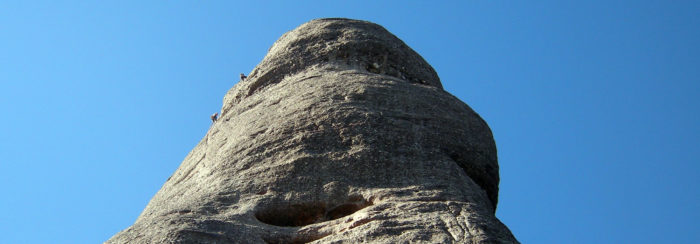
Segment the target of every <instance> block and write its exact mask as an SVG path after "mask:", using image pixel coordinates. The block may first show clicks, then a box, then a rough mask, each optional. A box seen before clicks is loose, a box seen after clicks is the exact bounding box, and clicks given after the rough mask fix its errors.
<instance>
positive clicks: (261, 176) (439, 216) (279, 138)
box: [107, 19, 517, 243]
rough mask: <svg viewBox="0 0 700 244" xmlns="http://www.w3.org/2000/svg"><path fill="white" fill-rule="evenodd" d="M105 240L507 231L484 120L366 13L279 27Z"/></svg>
mask: <svg viewBox="0 0 700 244" xmlns="http://www.w3.org/2000/svg"><path fill="white" fill-rule="evenodd" d="M220 114H221V117H220V118H219V119H218V120H217V121H216V122H215V123H214V124H213V125H212V127H211V128H210V130H209V131H208V132H207V134H206V135H205V136H204V138H203V139H202V140H201V141H200V143H199V144H198V145H197V146H196V147H195V148H194V149H193V150H192V152H190V154H189V155H188V156H187V157H186V158H185V160H184V161H183V162H182V164H181V165H180V167H179V168H178V169H177V170H176V171H175V173H174V174H173V175H172V176H171V177H170V178H169V179H168V180H167V181H166V182H165V184H164V185H163V187H162V188H161V190H160V191H159V192H158V193H157V194H156V195H155V196H154V197H153V199H151V201H150V203H149V204H148V206H147V207H146V208H145V209H144V211H143V212H142V213H141V215H140V216H139V217H138V219H137V220H136V222H135V223H134V224H133V225H132V226H131V227H129V228H127V229H126V230H124V231H122V232H120V233H118V234H117V235H115V236H114V237H112V238H111V239H110V240H109V241H107V242H108V243H127V242H128V243H160V242H175V243H308V242H314V243H331V242H333V243H357V242H372V243H396V242H408V241H411V242H426V243H517V240H516V239H515V238H514V237H513V235H512V234H511V233H510V231H509V230H508V228H507V227H506V226H505V225H503V224H502V223H501V222H500V221H499V220H498V219H497V218H496V217H495V216H494V212H495V209H496V204H497V199H498V181H499V178H498V162H497V154H496V146H495V142H494V141H493V136H492V134H491V131H490V129H489V127H488V125H487V124H486V123H485V122H484V121H483V120H482V119H481V118H480V117H479V115H478V114H476V113H475V112H474V111H473V110H471V109H470V108H469V107H468V106H467V105H466V104H465V103H463V102H461V101H460V100H459V99H457V98H456V97H454V96H452V95H450V94H449V93H447V92H445V91H444V90H443V89H442V85H441V83H440V80H439V78H438V76H437V74H436V73H435V71H434V70H433V68H432V67H430V65H429V64H428V63H427V62H425V60H423V58H421V57H420V55H418V54H417V53H416V52H414V51H413V50H412V49H410V48H409V47H408V46H407V45H406V44H404V43H403V42H402V41H401V40H399V39H398V38H397V37H395V36H394V35H392V34H391V33H389V32H388V31H386V30H385V29H384V28H382V27H381V26H379V25H376V24H373V23H370V22H366V21H358V20H349V19H318V20H313V21H311V22H308V23H305V24H303V25H302V26H300V27H298V28H297V29H295V30H292V31H290V32H288V33H286V34H284V35H283V36H282V37H281V38H280V39H279V40H278V41H277V42H275V44H274V45H273V46H272V47H271V48H270V50H269V52H268V54H267V55H266V56H265V58H264V59H263V61H262V62H261V63H260V64H259V65H258V66H256V68H255V69H254V70H253V71H252V72H251V73H250V74H249V76H248V77H247V78H246V79H245V80H242V81H241V82H239V83H238V84H236V85H235V86H234V87H233V88H232V89H231V90H230V91H229V92H228V93H227V94H226V96H225V97H224V104H223V107H222V111H221V112H220Z"/></svg>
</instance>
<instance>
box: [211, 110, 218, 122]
mask: <svg viewBox="0 0 700 244" xmlns="http://www.w3.org/2000/svg"><path fill="white" fill-rule="evenodd" d="M218 116H219V113H218V112H216V113H214V114H212V115H211V122H212V123H213V122H216V119H217V117H218Z"/></svg>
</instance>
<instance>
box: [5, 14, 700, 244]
mask: <svg viewBox="0 0 700 244" xmlns="http://www.w3.org/2000/svg"><path fill="white" fill-rule="evenodd" d="M249 2H252V1H243V2H234V1H206V3H202V2H201V1H199V2H195V1H190V2H186V1H167V2H166V1H161V2H156V1H152V2H149V3H144V2H142V1H75V2H70V1H33V2H29V1H12V0H11V1H3V2H2V3H0V36H2V38H0V114H2V116H3V119H2V120H0V155H1V156H0V209H2V211H1V212H0V230H2V231H0V232H2V234H1V235H0V243H100V242H103V241H105V240H107V239H108V238H109V237H111V236H112V235H113V234H115V233H117V232H118V231H120V230H122V229H124V228H126V227H128V226H129V225H131V224H132V223H133V221H134V220H135V219H136V217H137V216H138V215H139V213H140V212H141V210H142V209H143V208H144V207H145V206H146V204H147V203H148V201H149V200H150V198H151V197H152V196H153V195H154V194H155V193H156V191H158V189H160V187H161V185H162V184H163V183H164V182H165V180H166V179H167V178H168V177H169V176H170V175H171V174H172V173H173V172H174V171H175V169H176V168H177V167H178V166H179V164H180V162H181V161H182V160H183V158H184V157H185V155H186V154H187V153H188V152H189V151H190V150H191V149H192V148H193V147H194V145H196V143H198V142H199V140H200V139H201V138H202V137H203V136H204V134H205V132H206V131H207V129H208V126H209V124H210V121H209V115H210V114H212V113H213V112H216V111H218V110H219V109H220V108H221V105H222V98H223V95H224V94H225V93H226V91H227V90H228V89H229V88H231V87H232V86H233V85H234V84H235V83H236V82H237V81H238V78H237V75H238V73H248V72H249V71H250V70H252V68H253V67H254V66H255V65H256V64H257V63H258V62H259V61H260V60H261V59H262V58H263V56H264V55H265V53H266V51H267V49H268V48H269V47H270V46H271V45H272V43H273V42H274V41H275V40H276V39H277V38H278V37H279V36H281V35H282V34H283V33H284V32H286V31H288V30H291V29H293V28H295V27H296V26H298V25H300V24H302V23H304V22H306V21H308V20H311V19H315V18H321V17H347V18H356V19H363V20H369V21H372V22H375V23H378V24H380V25H383V26H384V27H386V28H387V29H388V30H389V31H391V32H392V33H394V34H395V35H397V36H398V37H399V38H401V39H402V40H404V42H406V43H407V44H408V45H409V46H411V47H412V48H413V49H415V50H416V51H417V52H418V53H420V54H421V55H422V56H423V57H424V58H425V59H426V60H427V61H428V62H429V63H430V64H432V65H433V67H434V68H435V69H436V71H437V72H438V74H439V76H440V77H441V79H442V82H443V85H444V87H445V89H446V90H447V91H448V92H450V93H452V94H454V95H455V96H457V97H459V98H460V99H462V100H463V101H465V102H466V103H467V104H469V105H470V106H471V107H472V108H473V109H474V110H475V111H477V112H478V113H479V114H480V115H481V116H482V117H483V118H484V119H485V120H486V121H487V122H488V124H489V125H490V126H491V129H492V130H493V132H494V136H495V138H496V143H497V146H498V150H499V162H500V167H501V184H500V188H501V191H500V201H499V206H498V211H497V216H498V217H499V218H500V219H501V221H503V222H504V223H505V224H506V225H507V226H509V228H510V229H511V231H512V232H513V233H514V235H515V236H516V237H517V238H518V239H519V240H520V241H521V242H523V243H698V242H700V232H699V231H698V230H699V226H700V223H699V222H700V221H699V219H700V190H698V185H699V184H698V183H700V182H699V181H700V180H699V179H700V161H699V159H700V148H699V147H700V143H699V142H700V129H699V126H698V125H700V108H699V107H700V106H699V105H700V71H699V70H700V45H699V44H700V31H698V30H700V28H699V27H700V17H699V16H700V15H699V14H698V13H700V3H698V2H697V1H695V2H692V1H579V2H577V3H574V4H572V3H563V2H562V1H538V2H531V1H528V2H522V1H519V2H514V1H459V2H442V3H434V2H427V1H423V2H403V1H401V2H399V1H385V2H381V3H377V2H375V1H359V2H353V3H341V2H337V3H331V4H329V3H325V1H318V2H304V4H298V3H292V2H291V1H289V2H281V1H280V2H277V1H270V2H264V3H258V4H251V3H249Z"/></svg>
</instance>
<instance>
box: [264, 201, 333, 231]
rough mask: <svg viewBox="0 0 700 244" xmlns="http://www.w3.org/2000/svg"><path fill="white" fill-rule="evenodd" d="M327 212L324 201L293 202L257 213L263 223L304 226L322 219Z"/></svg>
mask: <svg viewBox="0 0 700 244" xmlns="http://www.w3.org/2000/svg"><path fill="white" fill-rule="evenodd" d="M325 213H326V205H325V204H323V203H305V204H293V205H290V206H286V207H278V208H274V209H266V210H263V211H259V212H257V213H255V217H256V218H257V219H258V220H260V221H261V222H263V223H266V224H270V225H276V226H304V225H309V224H313V223H315V222H316V221H318V220H320V219H322V218H323V217H324V215H325Z"/></svg>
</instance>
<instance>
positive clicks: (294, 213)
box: [255, 195, 372, 227]
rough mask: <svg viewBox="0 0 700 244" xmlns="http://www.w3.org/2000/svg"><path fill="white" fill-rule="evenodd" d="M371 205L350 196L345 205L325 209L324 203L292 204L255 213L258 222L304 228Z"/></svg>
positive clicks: (369, 202) (368, 202) (366, 201)
mask: <svg viewBox="0 0 700 244" xmlns="http://www.w3.org/2000/svg"><path fill="white" fill-rule="evenodd" d="M370 205H372V201H368V200H365V199H364V198H362V197H361V196H357V195H355V196H350V197H349V198H348V199H347V201H345V203H343V204H340V205H337V206H335V207H333V208H330V209H328V208H326V203H324V202H312V203H302V204H292V205H288V206H278V207H275V208H268V209H264V210H261V211H258V212H257V213H255V217H256V218H257V219H258V220H260V222H263V223H266V224H269V225H276V226H290V227H293V226H305V225H310V224H313V223H318V222H323V221H328V220H334V219H338V218H342V217H345V216H348V215H351V214H353V213H355V212H357V211H358V210H360V209H363V208H365V207H367V206H370Z"/></svg>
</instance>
